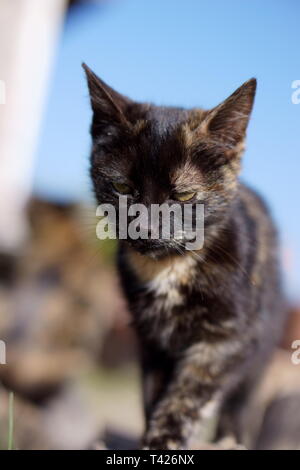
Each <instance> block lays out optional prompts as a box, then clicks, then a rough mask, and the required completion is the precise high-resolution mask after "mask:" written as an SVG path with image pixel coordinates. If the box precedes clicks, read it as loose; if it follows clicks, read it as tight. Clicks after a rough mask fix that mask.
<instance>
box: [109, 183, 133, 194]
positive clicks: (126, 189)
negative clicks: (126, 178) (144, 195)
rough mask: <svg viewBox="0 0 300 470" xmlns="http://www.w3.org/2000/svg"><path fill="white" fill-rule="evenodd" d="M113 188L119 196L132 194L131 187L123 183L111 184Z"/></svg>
mask: <svg viewBox="0 0 300 470" xmlns="http://www.w3.org/2000/svg"><path fill="white" fill-rule="evenodd" d="M112 185H113V188H114V189H115V190H116V191H117V192H118V193H120V194H130V193H131V192H132V190H131V187H130V186H128V184H125V183H112Z"/></svg>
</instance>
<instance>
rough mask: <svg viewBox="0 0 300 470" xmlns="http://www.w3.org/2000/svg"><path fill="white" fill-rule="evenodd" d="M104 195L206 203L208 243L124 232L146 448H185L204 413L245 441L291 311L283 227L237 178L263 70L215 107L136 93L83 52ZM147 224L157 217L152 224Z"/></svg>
mask: <svg viewBox="0 0 300 470" xmlns="http://www.w3.org/2000/svg"><path fill="white" fill-rule="evenodd" d="M83 67H84V69H85V72H86V76H87V81H88V87H89V92H90V99H91V107H92V111H93V119H92V125H91V137H92V142H93V144H92V152H91V178H92V182H93V187H94V191H95V195H96V199H97V201H98V203H99V204H101V203H110V204H113V205H114V206H115V207H116V210H117V205H118V199H119V197H122V195H123V196H124V194H126V195H127V197H128V201H129V203H130V204H133V203H136V202H139V203H143V204H145V205H146V206H147V207H149V206H150V205H151V204H162V203H167V204H171V203H172V202H174V201H176V202H177V203H179V204H181V205H185V204H186V203H189V204H192V205H193V206H195V205H196V204H197V203H201V204H204V208H205V209H204V233H205V237H204V245H203V247H202V249H201V250H187V249H186V245H185V242H186V240H185V239H184V238H183V239H182V238H181V239H180V240H176V239H175V236H174V238H171V239H164V238H162V237H161V238H159V239H158V240H157V239H156V240H152V239H149V238H148V239H137V240H132V239H128V240H119V256H118V267H119V273H120V279H121V284H122V286H123V290H124V293H125V297H126V299H127V302H128V305H129V309H130V311H131V313H132V316H133V325H134V328H135V329H136V332H137V335H138V339H139V344H140V351H141V366H142V371H143V384H144V385H143V386H144V402H145V416H146V430H145V433H144V436H143V440H142V446H143V448H144V449H186V448H188V446H189V442H190V440H191V438H192V436H193V435H194V434H195V432H196V430H197V428H198V426H199V425H201V424H202V423H204V421H205V418H206V417H207V416H208V415H209V414H212V413H217V414H218V416H219V420H218V429H217V432H216V436H215V439H222V438H224V437H226V436H231V437H233V438H234V439H235V441H236V442H238V443H243V440H244V431H243V426H242V423H241V415H242V411H243V409H244V408H245V407H246V405H247V400H248V399H249V396H251V391H252V390H254V389H255V386H256V383H257V382H258V380H259V378H260V377H261V375H262V373H263V371H264V367H265V366H266V364H267V363H268V360H269V358H270V356H271V353H272V351H273V349H274V347H275V345H276V344H277V342H278V341H279V338H280V336H281V333H282V330H283V325H284V321H285V308H284V296H283V293H282V287H281V273H280V263H279V261H278V251H279V248H278V241H277V230H276V228H275V226H274V224H273V222H272V219H271V217H270V215H269V210H268V208H267V207H266V205H265V203H264V202H263V200H262V199H261V198H260V197H259V196H258V195H257V194H256V193H255V192H254V191H252V190H251V189H249V188H248V187H247V186H246V185H244V184H243V183H242V182H241V181H240V178H239V174H240V169H241V156H242V154H243V151H244V144H245V135H246V129H247V125H248V121H249V117H250V114H251V111H252V107H253V102H254V97H255V92H256V80H255V79H251V80H249V81H247V82H246V83H244V84H243V85H242V86H241V87H240V88H238V89H237V90H236V91H235V92H234V93H233V94H232V95H231V96H229V98H227V99H226V100H225V101H223V102H222V103H221V104H219V105H218V106H216V107H214V108H212V109H211V110H203V109H199V108H194V109H190V110H187V109H183V108H179V107H163V106H155V105H152V104H148V103H143V104H142V103H137V102H135V101H132V100H131V99H129V98H127V97H125V96H123V95H121V94H120V93H118V92H116V91H115V90H113V89H112V88H111V87H109V86H108V85H107V84H106V83H104V82H103V81H102V80H101V79H100V78H98V77H97V75H95V74H94V72H92V70H90V69H89V67H87V66H86V65H85V64H83ZM149 230H150V232H151V227H150V229H149Z"/></svg>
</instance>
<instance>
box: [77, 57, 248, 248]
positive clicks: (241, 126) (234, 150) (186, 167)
mask: <svg viewBox="0 0 300 470" xmlns="http://www.w3.org/2000/svg"><path fill="white" fill-rule="evenodd" d="M83 67H84V69H85V72H86V75H87V80H88V86H89V91H90V97H91V105H92V109H93V120H92V126H91V135H92V139H93V146H92V157H91V176H92V180H93V185H94V190H95V194H96V198H97V201H98V203H99V204H103V203H110V204H112V205H114V206H115V207H116V208H117V207H118V202H119V198H122V197H124V196H125V195H126V196H127V201H128V203H129V204H136V203H141V204H144V206H145V207H147V208H149V209H150V206H151V205H153V204H164V203H165V204H168V205H170V204H174V203H176V204H179V205H180V206H182V207H183V206H184V205H185V204H190V205H192V206H193V207H195V206H196V204H197V203H198V204H199V203H202V204H204V230H205V226H206V227H210V226H212V225H214V224H218V223H220V221H221V220H222V219H223V218H224V217H226V215H227V213H228V210H229V208H230V206H231V203H232V200H233V199H234V196H235V194H236V190H237V185H238V174H239V170H240V157H241V154H242V152H243V149H244V141H245V134H246V128H247V124H248V121H249V117H250V113H251V110H252V106H253V101H254V96H255V89H256V80H255V79H251V80H249V81H247V82H246V83H244V84H243V85H242V86H241V87H240V88H238V89H237V90H236V91H235V92H234V93H233V94H232V95H231V96H230V97H229V98H227V99H226V100H225V101H224V102H222V103H221V104H220V105H218V106H216V107H215V108H213V109H211V110H208V111H206V110H202V109H198V108H195V109H191V110H186V109H183V108H175V107H160V106H154V105H152V104H144V103H143V104H141V103H137V102H135V101H132V100H130V99H129V98H127V97H125V96H123V95H121V94H120V93H118V92H116V91H115V90H113V89H112V88H110V87H109V86H108V85H106V84H105V83H104V82H103V81H102V80H100V78H98V77H97V76H96V75H95V74H94V73H93V72H92V71H91V70H90V69H89V68H88V67H87V66H86V65H83ZM152 228H153V227H152V226H151V224H149V225H148V226H147V231H148V232H149V234H150V233H151V230H152ZM153 230H154V229H153ZM149 238H150V239H149ZM152 238H153V237H152ZM177 238H178V239H177ZM128 241H129V242H130V243H131V244H132V245H134V247H135V248H136V249H137V250H139V251H140V252H142V253H149V254H153V253H155V254H157V255H160V254H161V255H162V254H163V253H167V252H171V251H174V250H175V251H178V247H179V246H180V247H181V249H182V248H183V249H184V246H185V242H186V240H185V238H184V234H182V233H181V235H180V237H179V236H177V234H176V233H173V236H171V238H170V239H164V238H163V237H161V236H159V239H154V240H153V239H151V237H148V238H146V239H145V238H144V239H137V240H128Z"/></svg>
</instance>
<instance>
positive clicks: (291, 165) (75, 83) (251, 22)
mask: <svg viewBox="0 0 300 470" xmlns="http://www.w3.org/2000/svg"><path fill="white" fill-rule="evenodd" d="M299 18H300V2H299V1H298V0H285V1H283V0H264V1H261V0H226V1H224V0H185V1H182V0H151V1H147V0H110V1H107V2H104V3H102V4H101V5H100V4H99V3H98V4H97V3H96V2H94V3H93V2H87V1H86V2H83V4H82V5H77V6H76V7H74V8H73V9H72V10H71V12H70V14H69V15H68V18H67V21H66V24H65V28H64V31H63V34H62V37H61V41H60V44H59V50H58V55H57V58H56V63H55V70H54V74H53V77H52V80H51V83H50V90H49V96H48V103H47V107H46V112H45V116H44V120H43V124H42V132H41V136H40V142H39V148H38V152H37V160H36V161H37V164H36V171H35V181H34V189H35V192H36V193H38V194H40V195H42V196H44V197H48V198H52V199H63V200H82V199H87V198H88V197H89V191H90V184H89V179H88V154H89V146H90V140H89V135H88V127H89V122H90V117H91V114H90V109H89V100H88V93H87V88H86V84H85V80H84V75H83V71H82V69H81V66H80V64H81V62H82V61H85V62H86V63H87V64H88V65H89V66H90V67H91V68H93V69H94V70H95V71H96V73H97V74H98V75H99V76H100V77H101V78H103V79H104V80H105V81H106V82H108V83H109V84H110V85H111V86H113V87H114V88H116V89H117V90H118V91H120V92H122V93H125V94H127V95H129V96H130V97H132V98H134V99H137V100H142V101H153V102H155V103H157V104H171V105H183V106H187V107H188V106H203V107H212V106H214V105H216V104H218V103H219V102H220V101H222V100H223V99H224V98H226V97H227V96H228V95H229V94H230V93H231V92H233V91H234V90H235V88H237V87H238V86H239V85H241V84H242V83H243V82H244V81H246V80H247V79H249V78H250V77H252V76H255V77H256V78H257V79H258V91H257V98H256V103H255V108H254V112H253V117H252V120H251V123H250V126H249V132H248V146H247V151H246V153H245V157H244V171H243V177H244V179H245V180H246V181H247V182H249V183H250V184H251V185H252V186H253V187H255V188H257V189H258V190H259V191H260V192H261V193H262V194H263V195H264V196H265V197H266V198H267V200H268V202H269V204H270V206H271V208H272V210H273V213H274V215H275V217H276V219H277V221H278V222H279V225H280V228H281V233H282V239H283V244H284V249H285V252H286V256H285V258H286V259H288V258H290V263H291V264H290V266H289V280H288V284H289V290H290V292H291V293H292V295H294V296H298V297H300V292H298V290H299V287H300V269H299V268H300V220H299V217H298V215H299V209H298V204H299V202H300V179H299V173H300V129H299V128H300V104H299V105H295V104H292V100H291V95H292V91H293V90H292V88H291V85H292V82H293V81H294V80H297V79H298V80H300V49H299V44H300V27H299ZM288 253H290V254H289V255H288ZM298 272H299V273H298Z"/></svg>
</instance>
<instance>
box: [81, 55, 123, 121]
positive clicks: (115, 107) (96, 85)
mask: <svg viewBox="0 0 300 470" xmlns="http://www.w3.org/2000/svg"><path fill="white" fill-rule="evenodd" d="M82 67H83V69H84V70H85V73H86V77H87V82H88V87H89V92H90V98H91V106H92V109H93V112H94V123H93V125H96V126H97V127H99V128H101V126H105V125H107V124H112V125H121V126H125V127H130V122H129V121H128V119H127V117H126V113H127V110H128V108H129V106H130V105H131V104H132V101H131V100H130V99H129V98H127V97H126V96H123V95H121V94H120V93H118V92H117V91H115V90H113V89H112V88H111V87H110V86H108V85H107V84H106V83H105V82H104V81H103V80H101V79H100V78H99V77H98V76H97V75H96V74H95V73H94V72H93V71H92V70H91V69H90V68H89V67H88V66H87V65H86V64H84V63H83V64H82Z"/></svg>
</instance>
